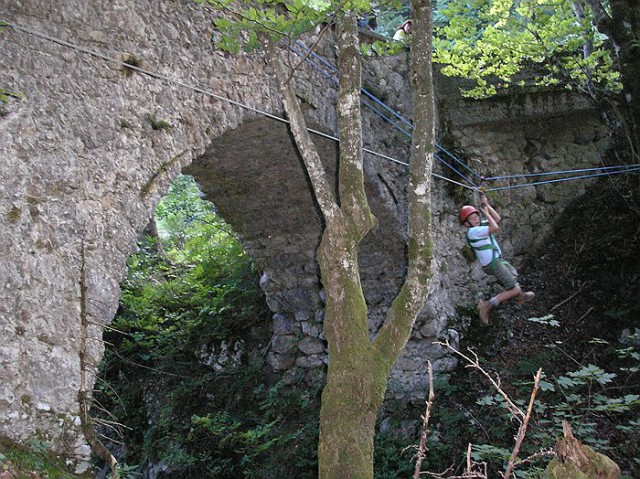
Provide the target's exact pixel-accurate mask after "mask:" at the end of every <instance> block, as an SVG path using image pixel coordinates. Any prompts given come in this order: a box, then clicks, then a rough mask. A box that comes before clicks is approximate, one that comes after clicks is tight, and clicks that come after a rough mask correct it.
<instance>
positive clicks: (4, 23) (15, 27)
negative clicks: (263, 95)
mask: <svg viewBox="0 0 640 479" xmlns="http://www.w3.org/2000/svg"><path fill="white" fill-rule="evenodd" d="M0 24H1V25H2V26H4V27H9V28H12V29H13V30H16V31H18V32H23V33H27V34H29V35H33V36H35V37H38V38H41V39H43V40H47V41H50V42H53V43H56V44H58V45H61V46H64V47H67V48H71V49H73V50H76V51H79V52H81V53H84V54H87V55H91V56H93V57H96V58H99V59H101V60H104V61H107V62H109V63H114V64H117V65H120V66H122V67H124V68H128V69H130V70H134V71H137V72H138V73H142V74H143V75H146V76H149V77H151V78H155V79H158V80H162V81H165V82H167V83H170V84H173V85H177V86H180V87H182V88H186V89H188V90H192V91H195V92H197V93H201V94H203V95H206V96H209V97H212V98H215V99H216V100H220V101H223V102H227V103H230V104H232V105H234V106H238V107H240V108H244V109H246V110H249V111H252V112H254V113H257V114H259V115H263V116H265V117H267V118H270V119H272V120H276V121H279V122H281V123H285V124H289V123H290V122H289V120H287V119H285V118H281V117H279V116H277V115H273V114H271V113H268V112H266V111H263V110H259V109H257V108H254V107H251V106H249V105H246V104H244V103H241V102H239V101H236V100H232V99H230V98H225V97H223V96H220V95H217V94H215V93H213V92H211V91H208V90H204V89H202V88H200V87H197V86H194V85H189V84H187V83H184V82H182V81H180V80H176V79H174V78H171V77H168V76H165V75H161V74H159V73H155V72H152V71H150V70H146V69H144V68H140V67H138V66H135V65H131V64H129V63H126V62H124V61H122V60H117V59H115V58H111V57H109V56H107V55H104V54H102V53H100V52H96V51H95V50H90V49H88V48H84V47H80V46H78V45H76V44H74V43H70V42H67V41H65V40H61V39H59V38H55V37H52V36H49V35H46V34H44V33H42V32H39V31H36V30H33V29H31V28H27V27H23V26H20V25H16V24H14V23H11V22H9V21H6V20H3V19H0ZM307 130H308V131H309V132H310V133H313V134H315V135H318V136H321V137H323V138H326V139H329V140H333V141H336V142H339V141H340V139H339V138H337V137H335V136H332V135H328V134H326V133H323V132H321V131H318V130H314V129H312V128H307ZM362 150H363V151H364V152H366V153H368V154H370V155H373V156H377V157H379V158H383V159H385V160H388V161H391V162H393V163H397V164H399V165H402V166H407V167H408V166H409V164H408V163H405V162H403V161H400V160H397V159H395V158H392V157H390V156H387V155H385V154H383V153H378V152H377V151H373V150H371V149H368V148H363V149H362ZM432 175H433V176H434V177H436V178H440V179H442V180H445V181H449V182H451V183H454V184H456V185H458V186H462V187H464V188H469V189H472V188H471V187H469V186H467V185H463V184H461V183H459V182H457V181H454V180H452V179H450V178H446V177H444V176H441V175H438V174H436V173H432Z"/></svg>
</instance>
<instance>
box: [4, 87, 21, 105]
mask: <svg viewBox="0 0 640 479" xmlns="http://www.w3.org/2000/svg"><path fill="white" fill-rule="evenodd" d="M22 97H23V95H21V94H20V93H16V92H13V91H9V90H5V89H4V88H0V102H2V103H8V102H9V100H10V99H11V98H15V99H18V100H19V99H20V98H22Z"/></svg>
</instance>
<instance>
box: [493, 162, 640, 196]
mask: <svg viewBox="0 0 640 479" xmlns="http://www.w3.org/2000/svg"><path fill="white" fill-rule="evenodd" d="M634 171H639V172H640V166H637V167H635V168H628V169H625V170H616V171H606V172H603V173H596V174H593V175H580V176H570V177H568V178H556V179H555V180H545V181H535V182H532V183H526V184H522V185H509V186H500V187H497V188H487V189H486V191H501V190H512V189H514V188H524V187H525V186H538V185H544V184H548V183H560V182H563V181H571V180H581V179H586V178H596V177H598V176H609V175H617V174H619V173H628V172H634Z"/></svg>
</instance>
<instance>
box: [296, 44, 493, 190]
mask: <svg viewBox="0 0 640 479" xmlns="http://www.w3.org/2000/svg"><path fill="white" fill-rule="evenodd" d="M296 43H297V44H298V45H299V46H301V47H302V48H304V49H305V50H306V51H307V53H308V55H302V54H301V53H299V52H296V51H295V50H293V51H294V52H295V53H296V54H297V55H299V56H300V57H303V58H305V59H307V61H308V62H309V63H310V64H311V65H312V66H314V67H315V68H317V69H318V70H319V71H322V72H323V74H324V75H325V76H328V77H329V78H331V79H332V80H333V81H334V82H337V81H338V80H337V78H336V77H335V75H333V76H330V75H329V74H328V73H326V71H325V70H324V69H322V68H321V67H319V66H318V65H316V64H314V63H313V62H312V61H311V60H310V59H309V57H310V56H312V57H313V58H315V59H317V60H318V61H319V62H320V63H322V64H323V65H325V66H326V67H327V68H329V69H330V70H331V71H333V72H337V71H338V69H337V68H336V67H335V66H334V65H332V64H331V63H330V62H328V61H327V60H326V59H325V58H323V57H322V56H321V55H319V54H317V53H316V52H314V51H313V50H312V49H310V48H309V47H307V46H306V45H305V44H304V43H302V42H300V41H298V42H296ZM360 91H361V93H362V94H363V95H365V96H366V97H368V98H370V99H371V100H372V101H374V102H375V103H377V104H378V105H380V106H381V107H382V108H384V109H385V110H386V111H387V112H389V113H391V114H392V115H393V116H395V117H396V118H397V119H398V120H400V121H401V122H402V123H404V124H405V125H406V127H407V128H408V129H409V130H413V123H411V122H410V121H409V120H407V119H406V118H405V117H404V116H402V115H400V114H399V113H398V112H397V111H395V110H394V109H393V108H391V107H390V106H389V105H387V104H386V103H384V102H383V101H382V100H380V99H379V98H377V97H376V96H375V95H373V93H371V92H370V91H369V90H367V89H366V88H364V87H363V88H361V89H360ZM368 106H369V105H368ZM369 108H371V109H372V110H374V111H376V112H377V109H375V108H373V107H372V106H369ZM378 114H379V115H380V116H381V117H382V118H383V119H385V121H387V122H388V123H390V124H391V125H393V126H395V127H396V129H398V130H400V131H401V132H402V133H404V134H405V135H406V136H407V137H409V138H411V133H409V132H408V131H407V130H405V129H404V128H403V127H401V126H399V125H398V124H397V123H395V121H392V120H391V119H389V118H388V117H386V116H383V115H382V114H381V113H378ZM435 146H436V148H438V149H439V150H440V151H442V152H443V153H446V154H447V156H449V157H450V158H451V159H453V160H454V161H455V162H456V163H458V164H460V165H461V166H462V167H464V168H465V169H466V170H467V171H469V172H470V173H472V174H473V175H474V176H475V177H477V178H482V175H480V174H479V173H478V172H477V171H475V170H473V169H472V168H471V167H470V166H469V165H467V164H466V163H465V162H463V161H462V160H461V159H460V158H458V157H456V156H455V155H454V154H453V153H451V152H449V151H447V150H446V149H445V148H443V147H442V146H440V145H439V144H438V143H437V142H436V143H435ZM447 166H449V165H447ZM449 167H450V168H451V169H453V171H455V172H456V173H458V174H459V175H460V176H461V177H462V178H464V179H465V180H467V181H468V182H469V183H471V184H473V185H474V186H477V185H476V184H475V182H474V181H472V180H470V179H469V178H467V177H465V176H464V175H462V174H461V173H460V172H458V171H457V170H456V169H455V168H453V167H451V166H449Z"/></svg>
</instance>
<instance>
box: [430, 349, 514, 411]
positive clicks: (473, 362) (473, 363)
mask: <svg viewBox="0 0 640 479" xmlns="http://www.w3.org/2000/svg"><path fill="white" fill-rule="evenodd" d="M434 344H439V345H440V346H444V347H445V348H447V349H448V350H450V351H452V352H453V353H455V354H457V355H458V356H460V357H461V358H463V359H464V360H465V361H466V362H467V366H466V367H468V368H472V369H477V370H478V371H479V372H480V373H481V374H482V375H483V376H484V377H486V378H487V379H488V380H489V382H490V383H491V385H492V386H493V387H494V389H495V390H496V391H497V392H498V394H500V396H502V398H503V399H504V402H505V404H506V406H507V409H508V410H509V412H510V413H511V414H512V415H513V416H514V417H515V418H516V419H517V420H518V422H520V423H522V422H523V421H524V419H525V417H526V416H525V413H524V412H523V411H522V410H521V409H520V408H519V407H518V406H517V405H516V404H515V403H514V402H513V401H512V400H511V398H510V397H509V396H508V395H507V393H505V392H504V391H503V390H502V387H501V386H500V377H497V378H496V379H494V378H493V377H492V376H491V375H490V374H489V373H488V372H487V371H485V370H484V369H483V368H482V366H481V365H480V361H479V360H478V356H477V355H476V353H475V352H473V350H471V349H469V352H470V353H471V354H472V355H473V359H471V358H470V357H469V356H467V355H465V354H463V353H461V352H460V351H458V350H457V349H456V348H454V347H453V346H451V344H449V341H448V340H447V341H445V342H440V341H434Z"/></svg>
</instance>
